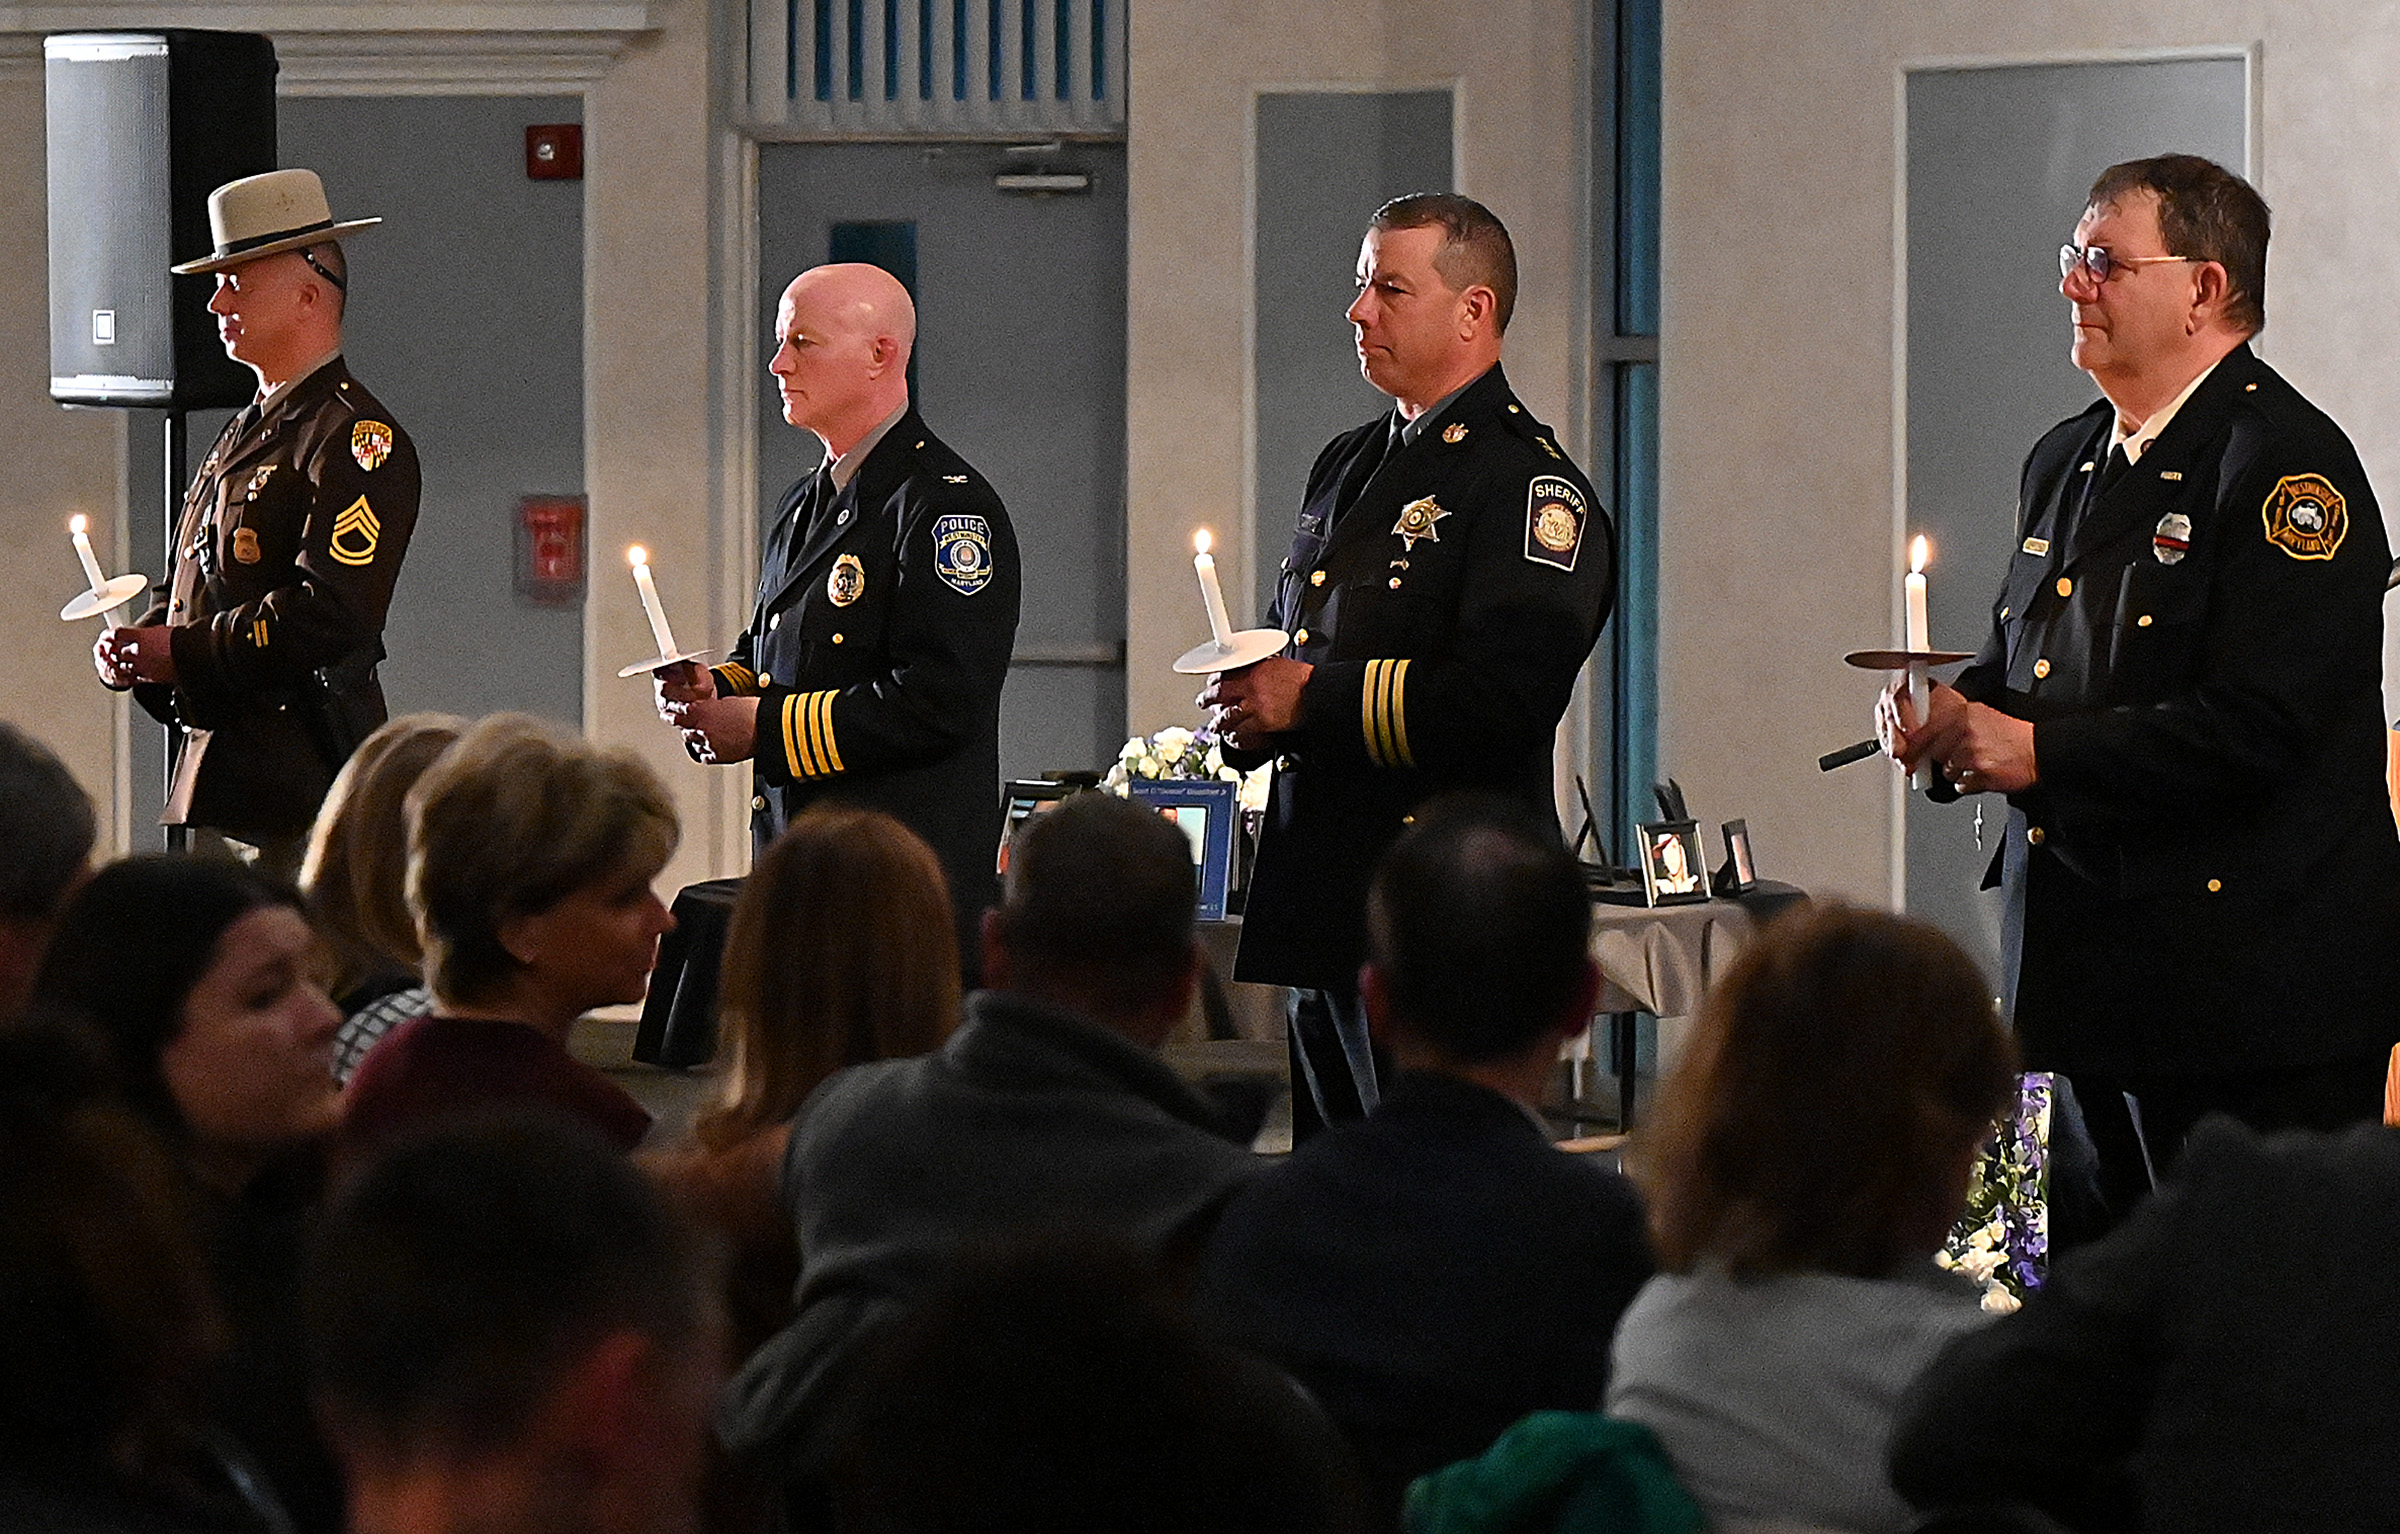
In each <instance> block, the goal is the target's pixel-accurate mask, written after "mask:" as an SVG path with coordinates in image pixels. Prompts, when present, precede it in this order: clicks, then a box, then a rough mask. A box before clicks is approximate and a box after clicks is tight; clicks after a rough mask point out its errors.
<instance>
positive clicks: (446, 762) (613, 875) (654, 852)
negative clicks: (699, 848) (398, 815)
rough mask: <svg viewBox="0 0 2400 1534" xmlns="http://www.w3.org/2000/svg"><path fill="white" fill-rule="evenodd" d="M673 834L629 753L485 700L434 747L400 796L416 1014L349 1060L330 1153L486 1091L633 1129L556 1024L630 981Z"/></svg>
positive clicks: (658, 793)
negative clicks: (419, 962) (419, 980)
mask: <svg viewBox="0 0 2400 1534" xmlns="http://www.w3.org/2000/svg"><path fill="white" fill-rule="evenodd" d="M676 835H677V831H676V820H675V806H674V804H673V802H672V801H670V800H669V799H668V797H667V790H666V787H665V785H663V784H662V783H660V782H659V780H658V776H657V774H655V773H653V772H652V771H651V770H650V769H649V768H648V767H647V766H645V765H644V764H643V763H642V761H641V759H640V758H639V757H637V756H635V755H634V754H633V753H632V752H630V751H626V750H623V749H605V748H602V747H600V746H595V745H592V744H590V743H588V742H586V741H583V740H580V739H577V738H575V737H572V736H568V735H564V734H561V733H559V732H558V731H556V730H554V729H552V728H551V727H550V726H548V725H545V724H543V723H541V722H540V721H539V720H535V719H530V718H527V717H525V716H524V715H522V714H495V715H493V716H492V717H491V718H489V719H486V720H483V721H482V722H481V723H479V724H476V725H474V726H472V727H471V728H470V729H469V730H468V731H467V733H466V734H465V735H463V736H461V737H460V738H459V740H458V743H457V744H456V745H454V746H452V747H451V748H450V749H449V750H448V751H445V752H444V753H442V756H441V759H440V760H438V761H437V762H435V763H434V764H433V766H432V767H431V768H429V769H427V771H426V773H425V775H424V776H423V777H421V778H419V779H418V780H417V785H416V787H415V788H413V789H411V790H409V794H408V907H409V912H410V914H411V915H412V916H413V917H414V919H415V921H416V927H417V937H418V941H419V942H420V944H421V945H422V946H423V948H424V951H425V979H426V981H427V983H428V984H429V985H430V986H431V987H432V989H433V997H434V1011H433V1013H432V1015H430V1016H427V1017H420V1018H414V1019H411V1020H410V1021H408V1022H405V1023H402V1024H401V1025H400V1026H399V1027H397V1028H394V1029H393V1030H392V1031H391V1032H390V1033H388V1034H386V1035H384V1038H383V1042H382V1043H380V1044H378V1045H376V1046H375V1048H374V1049H373V1050H372V1051H370V1052H369V1053H368V1055H367V1058H366V1059H364V1060H362V1061H360V1062H359V1067H358V1070H357V1073H356V1074H354V1075H353V1076H352V1077H351V1078H350V1085H349V1087H348V1093H347V1095H348V1100H349V1106H348V1116H347V1121H346V1122H345V1124H344V1126H343V1135H342V1142H343V1150H344V1153H345V1155H352V1154H357V1153H359V1152H361V1151H364V1150H366V1149H368V1148H370V1147H372V1146H373V1145H375V1144H377V1143H380V1142H381V1141H383V1140H385V1139H387V1138H389V1137H390V1136H391V1135H392V1134H393V1133H394V1132H395V1131H398V1130H400V1129H403V1128H406V1127H408V1126H410V1125H413V1124H417V1123H420V1122H422V1121H424V1120H425V1119H427V1118H430V1117H433V1116H436V1115H439V1114H443V1113H450V1112H456V1111H458V1110H460V1109H463V1108H471V1107H481V1106H489V1105H495V1104H502V1103H525V1104H532V1103H547V1104H549V1105H550V1106H552V1107H554V1108H557V1109H559V1110H560V1111H562V1112H565V1113H567V1114H569V1115H571V1116H573V1117H576V1118H579V1119H582V1120H583V1121H584V1122H586V1123H588V1124H590V1125H591V1126H592V1127H593V1128H595V1129H597V1130H599V1131H600V1133H601V1134H603V1135H605V1136H607V1137H608V1138H609V1139H610V1140H612V1141H614V1142H615V1143H616V1144H618V1145H620V1146H622V1147H624V1148H625V1149H627V1150H631V1149H632V1148H633V1147H634V1146H635V1145H636V1144H638V1143H640V1141H641V1138H642V1136H643V1135H644V1134H646V1133H647V1132H648V1131H649V1128H650V1115H649V1114H648V1113H647V1112H646V1111H644V1110H643V1108H642V1106H641V1104H639V1103H637V1102H635V1101H634V1100H633V1098H632V1097H630V1096H629V1095H627V1094H626V1092H625V1091H624V1090H623V1089H622V1088H620V1087H619V1086H617V1085H616V1083H614V1082H612V1081H610V1080H609V1079H608V1078H607V1077H606V1076H603V1075H602V1074H601V1073H600V1072H598V1071H596V1070H594V1069H593V1068H592V1067H590V1066H588V1065H586V1064H584V1063H583V1062H582V1061H580V1060H578V1059H576V1058H575V1057H574V1056H573V1055H571V1054H569V1053H567V1035H568V1032H569V1030H571V1029H572V1028H573V1027H574V1026H575V1021H576V1019H577V1018H580V1017H581V1016H583V1014H584V1013H586V1012H588V1011H590V1010H591V1009H593V1008H594V1007H605V1006H612V1005H617V1004H620V1003H631V1002H637V1001H640V1000H641V999H642V993H643V992H644V991H645V990H646V989H647V988H648V986H649V982H650V968H651V966H652V965H653V964H655V963H656V962H657V960H658V940H659V938H660V936H661V935H662V934H664V933H666V932H667V931H668V930H670V929H671V928H672V927H673V926H674V924H675V923H674V918H673V917H671V916H669V915H668V914H667V908H666V906H665V905H663V904H661V903H660V901H659V898H658V894H657V892H656V891H655V890H653V889H652V888H651V883H652V881H653V880H655V879H657V877H658V875H659V871H660V870H661V869H663V868H665V867H666V866H667V858H668V857H669V856H670V855H671V854H672V853H673V852H674V850H675V840H676Z"/></svg>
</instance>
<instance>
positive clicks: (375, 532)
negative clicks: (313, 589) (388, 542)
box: [325, 495, 383, 565]
mask: <svg viewBox="0 0 2400 1534" xmlns="http://www.w3.org/2000/svg"><path fill="white" fill-rule="evenodd" d="M382 536H383V524H382V523H381V522H378V521H376V520H375V508H374V507H372V506H369V505H368V504H367V498H366V497H365V496H363V495H362V496H360V497H359V498H358V499H357V500H355V501H352V502H351V503H350V504H349V505H348V506H345V507H343V508H342V514H341V515H340V516H338V517H336V518H334V519H333V537H332V539H331V540H330V541H328V542H327V544H326V545H325V547H326V548H327V550H329V551H330V552H331V553H332V555H333V557H334V558H335V559H336V560H338V561H340V562H341V563H343V564H345V565H371V564H373V563H374V562H375V541H376V540H377V539H378V538H381V537H382Z"/></svg>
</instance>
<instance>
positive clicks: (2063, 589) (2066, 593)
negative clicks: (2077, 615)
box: [2058, 575, 2075, 597]
mask: <svg viewBox="0 0 2400 1534" xmlns="http://www.w3.org/2000/svg"><path fill="white" fill-rule="evenodd" d="M2058 594H2059V595H2060V596H2062V597H2071V596H2073V595H2074V594H2075V583H2074V582H2073V581H2071V580H2068V579H2067V578H2066V577H2065V576H2063V575H2062V576H2060V577H2059V578H2058Z"/></svg>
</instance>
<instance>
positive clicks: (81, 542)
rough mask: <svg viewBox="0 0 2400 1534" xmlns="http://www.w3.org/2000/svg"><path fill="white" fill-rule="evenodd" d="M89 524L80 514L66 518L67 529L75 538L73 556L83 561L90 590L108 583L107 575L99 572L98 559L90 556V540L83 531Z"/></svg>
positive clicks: (84, 574) (84, 572)
mask: <svg viewBox="0 0 2400 1534" xmlns="http://www.w3.org/2000/svg"><path fill="white" fill-rule="evenodd" d="M90 525H91V524H90V523H89V522H87V521H86V520H85V519H84V518H83V517H81V516H73V517H69V518H68V519H67V531H68V532H69V533H71V534H73V535H74V538H75V557H76V558H77V559H80V560H82V561H83V576H84V579H85V580H88V581H90V582H91V583H92V584H91V589H92V590H94V591H98V590H99V589H100V588H101V587H102V586H105V585H107V584H108V577H107V576H105V575H102V574H101V573H100V561H99V560H97V559H95V558H93V557H92V540H91V539H90V538H89V537H88V536H86V534H85V532H84V529H85V528H87V527H89V526H90Z"/></svg>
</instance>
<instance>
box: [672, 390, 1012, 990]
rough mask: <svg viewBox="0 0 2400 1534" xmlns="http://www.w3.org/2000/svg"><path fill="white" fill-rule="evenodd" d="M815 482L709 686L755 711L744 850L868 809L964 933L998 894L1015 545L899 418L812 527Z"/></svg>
mask: <svg viewBox="0 0 2400 1534" xmlns="http://www.w3.org/2000/svg"><path fill="white" fill-rule="evenodd" d="M814 478H815V476H811V478H810V479H804V480H802V481H801V482H800V483H799V484H797V485H794V486H793V487H792V488H791V489H790V490H788V491H786V492H785V493H784V497H783V508H782V510H781V512H780V513H779V514H778V517H777V520H776V523H775V530H774V531H773V533H771V534H770V535H769V537H768V540H767V552H766V558H765V560H764V567H765V573H764V575H763V576H762V577H761V579H760V581H759V586H758V606H757V608H756V610H755V611H754V612H753V613H752V615H751V618H750V626H749V627H748V628H747V629H745V630H743V632H742V636H741V638H739V639H737V640H735V641H734V646H733V654H732V658H731V659H729V660H728V661H726V663H725V664H724V665H721V666H719V667H717V668H716V677H717V688H718V690H719V691H720V692H724V693H729V694H735V695H744V696H755V697H757V698H758V699H759V709H758V745H757V749H756V752H755V755H754V757H753V761H752V772H753V782H754V797H753V798H752V799H751V802H750V808H751V810H752V815H751V821H750V826H751V835H752V839H753V841H754V843H755V845H756V847H757V849H758V850H759V851H760V852H764V851H765V850H766V848H767V845H768V844H769V843H770V842H772V841H774V839H775V838H776V837H777V836H778V835H779V834H781V833H782V831H783V828H784V827H785V826H787V825H789V824H790V823H791V821H792V818H793V817H794V816H796V815H798V814H800V812H801V811H803V810H805V809H807V808H808V807H809V806H810V805H812V804H815V803H818V802H819V801H821V800H826V799H834V798H840V799H842V800H845V801H848V802H851V803H855V804H864V805H869V806H872V807H874V808H876V809H879V810H883V811H885V812H886V813H888V814H890V815H892V816H894V817H896V818H897V819H899V820H900V821H901V822H902V823H903V824H905V825H906V826H908V828H909V829H910V830H912V831H914V832H916V833H917V834H918V835H919V836H921V837H923V838H924V839H925V841H926V842H927V843H928V844H929V845H930V846H931V847H932V848H933V850H934V852H935V854H936V855H937V856H939V857H940V858H941V860H942V868H943V871H944V872H945V873H947V874H948V875H949V879H950V895H951V899H952V901H953V903H954V904H955V905H956V906H957V909H958V913H959V920H960V925H961V931H962V933H964V932H965V931H966V930H967V929H968V927H969V925H970V924H971V923H973V922H975V921H976V920H978V919H979V918H980V917H981V915H982V912H983V909H984V907H985V906H987V905H989V904H991V903H992V902H993V901H994V900H995V899H996V897H997V889H996V887H995V884H994V875H993V866H994V861H995V859H996V858H997V856H998V853H999V846H1000V689H1001V686H1002V684H1003V683H1005V682H1006V681H1007V680H1008V657H1009V652H1010V650H1011V649H1012V648H1013V647H1014V645H1015V643H1016V633H1017V601H1018V574H1019V571H1018V564H1017V536H1016V533H1015V531H1014V530H1013V529H1012V528H1011V527H1010V526H1009V521H1008V513H1007V511H1006V510H1005V509H1003V508H1002V506H1001V505H1000V497H999V496H998V495H997V494H996V493H994V491H993V490H992V487H991V486H990V485H989V484H988V483H986V482H985V480H984V478H983V476H982V475H980V474H978V473H976V472H975V471H974V469H972V468H970V467H969V466H968V465H967V463H966V461H965V460H964V459H961V458H960V457H959V456H958V455H957V454H956V453H954V452H952V451H951V450H950V448H949V447H948V446H947V445H946V444H945V443H943V442H942V440H941V439H940V438H938V437H936V436H935V435H934V434H933V433H932V432H931V431H928V430H927V429H926V426H925V422H924V419H923V418H922V417H920V416H919V415H918V414H917V413H916V411H915V410H914V409H911V410H910V411H908V413H907V414H905V415H903V416H901V418H900V419H899V420H898V421H897V422H895V423H894V424H893V426H892V428H891V430H889V431H888V432H886V433H884V436H883V440H882V441H880V442H878V443H876V444H875V446H874V448H873V449H872V450H871V451H869V452H868V454H867V456H866V459H865V460H864V461H863V462H862V463H860V464H859V466H858V472H857V474H855V475H853V476H852V477H851V480H850V483H849V484H848V485H847V486H846V487H844V488H843V489H842V490H841V491H840V492H838V493H837V494H835V495H834V497H833V500H832V503H831V505H829V506H827V507H825V508H824V509H823V512H822V514H821V515H819V516H818V517H817V518H816V519H815V523H814V527H813V530H812V529H811V528H809V527H804V526H802V525H800V524H801V516H800V513H801V512H802V511H803V510H804V509H806V508H807V504H808V502H809V501H810V500H811V499H812V497H811V496H810V494H809V488H810V485H811V483H812V482H813V480H814ZM965 957H966V958H967V959H968V960H969V961H970V962H971V961H972V958H973V955H972V953H971V952H970V953H968V954H967V955H965Z"/></svg>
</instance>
